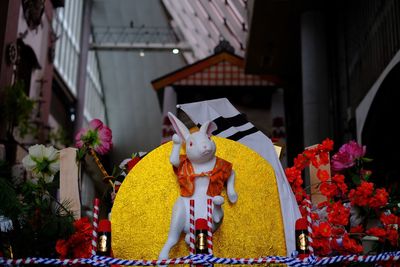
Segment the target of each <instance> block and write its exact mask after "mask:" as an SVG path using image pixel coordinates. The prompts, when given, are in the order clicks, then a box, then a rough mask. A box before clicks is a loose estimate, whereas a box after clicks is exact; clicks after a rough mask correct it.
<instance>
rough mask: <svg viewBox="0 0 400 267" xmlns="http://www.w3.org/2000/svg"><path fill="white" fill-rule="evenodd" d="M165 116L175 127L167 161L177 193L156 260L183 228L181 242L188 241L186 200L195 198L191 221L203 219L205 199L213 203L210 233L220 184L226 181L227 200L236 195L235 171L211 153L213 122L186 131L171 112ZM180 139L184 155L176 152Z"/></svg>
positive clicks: (217, 219)
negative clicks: (183, 239) (167, 228)
mask: <svg viewBox="0 0 400 267" xmlns="http://www.w3.org/2000/svg"><path fill="white" fill-rule="evenodd" d="M168 117H169V119H170V121H171V123H172V125H173V127H174V129H175V132H176V134H174V135H173V137H172V141H173V148H172V152H171V155H170V162H171V164H172V165H173V167H174V171H175V173H176V174H177V176H178V182H179V185H180V189H181V196H179V197H178V199H177V200H176V202H175V205H174V207H173V210H172V218H171V224H170V230H169V233H168V239H167V242H166V243H165V245H164V247H163V248H162V250H161V252H160V255H159V259H167V258H168V257H169V252H170V250H171V248H172V247H173V246H174V245H175V244H176V243H177V242H178V240H179V237H180V235H181V233H182V231H184V232H185V233H186V236H185V241H186V243H188V244H189V231H190V223H189V217H190V216H189V208H190V199H194V201H195V220H196V219H198V218H204V219H206V218H207V199H209V198H211V199H212V203H213V215H212V219H213V225H212V231H213V232H214V231H215V230H216V229H217V228H218V227H219V225H220V224H221V222H222V218H223V215H224V214H223V210H222V207H221V205H222V204H223V203H224V198H223V197H222V196H221V195H220V194H221V191H222V189H223V186H224V184H225V182H226V184H227V195H228V199H229V201H230V202H231V203H236V201H237V199H238V195H237V193H236V191H235V188H234V183H235V180H234V179H235V173H234V171H233V170H232V164H230V163H229V162H227V161H225V160H223V159H220V158H218V157H216V156H215V150H216V147H215V143H214V141H213V140H212V139H211V138H210V136H211V133H212V132H213V131H214V130H215V129H216V125H215V123H214V122H206V123H204V124H203V125H202V126H201V128H200V131H198V132H195V133H192V134H191V133H190V132H189V130H188V129H187V127H186V126H185V125H184V124H183V123H182V122H181V121H180V120H179V119H178V118H176V117H175V116H174V115H173V114H172V113H170V112H169V113H168ZM182 140H183V141H184V142H185V143H186V156H182V155H180V154H179V153H180V149H181V144H182Z"/></svg>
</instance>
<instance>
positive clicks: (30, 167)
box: [22, 145, 60, 183]
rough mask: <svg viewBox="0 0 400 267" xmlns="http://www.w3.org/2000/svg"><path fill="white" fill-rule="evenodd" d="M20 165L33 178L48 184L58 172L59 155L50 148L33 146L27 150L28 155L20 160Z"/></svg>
mask: <svg viewBox="0 0 400 267" xmlns="http://www.w3.org/2000/svg"><path fill="white" fill-rule="evenodd" d="M22 164H23V165H24V167H25V169H26V170H27V171H30V172H31V173H32V177H33V178H35V179H43V180H44V182H46V183H50V182H52V181H53V178H54V175H55V174H56V173H57V172H58V171H59V170H60V153H59V151H58V150H57V149H55V148H54V147H52V146H49V147H45V146H44V145H34V146H31V147H30V148H29V154H28V155H26V156H25V157H24V158H23V159H22Z"/></svg>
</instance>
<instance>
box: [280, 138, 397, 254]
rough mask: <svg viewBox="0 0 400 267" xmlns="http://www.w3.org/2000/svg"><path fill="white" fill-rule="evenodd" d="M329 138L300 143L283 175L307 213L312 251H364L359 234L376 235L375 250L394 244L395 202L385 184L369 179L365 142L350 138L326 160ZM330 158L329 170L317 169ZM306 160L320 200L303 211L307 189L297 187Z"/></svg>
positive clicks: (364, 237)
mask: <svg viewBox="0 0 400 267" xmlns="http://www.w3.org/2000/svg"><path fill="white" fill-rule="evenodd" d="M332 150H333V141H332V140H329V139H326V140H324V141H323V142H322V143H321V144H319V145H317V146H315V147H313V148H311V149H306V150H305V151H304V152H303V153H301V154H299V155H298V156H297V157H296V158H295V160H294V166H293V167H290V168H287V169H286V175H287V178H288V180H289V183H290V184H291V186H292V190H293V192H294V194H295V196H296V200H297V202H298V204H299V207H300V210H301V212H302V214H303V216H304V217H306V216H307V215H309V216H311V219H312V223H311V225H310V226H311V229H312V233H311V237H312V247H313V249H314V253H315V254H316V255H318V256H334V255H345V254H361V253H363V252H364V253H368V251H365V248H364V249H363V240H377V241H378V242H377V244H379V246H378V247H376V248H375V250H376V249H377V250H378V252H379V250H380V251H394V250H398V249H399V234H398V224H399V217H398V203H391V199H392V198H391V197H390V196H389V194H388V192H387V190H386V189H385V188H377V187H376V186H375V184H374V183H373V182H371V181H370V178H371V174H372V172H371V171H370V170H368V169H366V168H365V166H366V165H367V164H368V163H369V162H370V161H371V159H369V158H366V157H365V154H366V147H365V146H361V145H359V144H357V143H356V142H354V141H350V142H349V143H347V144H344V145H343V146H342V147H340V149H339V151H338V152H337V153H335V154H334V155H333V156H332V159H331V160H329V153H330V152H331V151H332ZM328 164H330V167H331V173H332V175H330V173H329V172H328V171H327V170H326V169H322V168H321V167H322V166H326V165H328ZM309 165H312V166H314V167H315V168H317V172H316V174H317V177H318V180H319V182H318V184H313V185H311V186H314V187H317V188H318V189H319V191H320V193H321V194H322V195H323V196H325V198H326V201H323V202H322V203H319V204H318V205H316V206H315V205H314V206H313V207H312V208H311V213H310V214H307V211H306V207H307V201H306V198H307V193H306V189H305V188H304V187H303V179H302V171H303V170H304V169H305V168H306V167H308V166H309Z"/></svg>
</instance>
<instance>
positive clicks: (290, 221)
mask: <svg viewBox="0 0 400 267" xmlns="http://www.w3.org/2000/svg"><path fill="white" fill-rule="evenodd" d="M177 107H178V108H180V109H182V110H183V111H184V112H185V113H186V114H187V115H188V116H189V118H190V119H191V120H192V121H193V122H194V123H195V124H197V125H199V126H200V125H201V124H203V123H205V122H206V121H214V122H215V124H216V125H217V127H218V128H217V130H215V131H214V132H213V134H214V135H217V136H220V137H225V138H227V139H231V140H235V141H238V142H239V143H241V144H244V145H246V146H248V147H249V148H251V149H253V150H254V151H256V152H257V153H258V154H260V155H261V156H262V157H263V158H264V159H265V160H267V161H268V162H269V163H270V164H271V166H272V167H273V168H274V170H275V176H276V181H277V185H278V191H279V197H280V202H281V212H282V218H283V223H284V228H285V240H286V249H287V254H288V255H289V256H290V254H291V252H292V251H294V250H295V247H296V245H295V222H296V220H297V219H298V218H300V217H301V215H300V212H299V208H298V206H297V202H296V199H295V197H294V195H293V192H292V189H291V188H290V185H289V182H288V181H287V179H286V176H285V172H284V171H283V168H282V165H281V163H280V161H279V158H278V156H277V154H276V152H275V148H274V145H273V143H272V141H271V139H269V138H268V136H266V135H265V134H263V133H262V132H261V131H259V130H258V129H257V128H256V127H255V126H254V125H253V124H252V123H251V122H249V121H248V120H247V119H246V118H245V116H244V115H243V114H241V113H240V112H239V111H238V110H237V109H236V108H235V107H234V106H233V105H232V104H231V103H230V102H229V100H228V99H226V98H219V99H214V100H207V101H201V102H194V103H188V104H181V105H178V106H177Z"/></svg>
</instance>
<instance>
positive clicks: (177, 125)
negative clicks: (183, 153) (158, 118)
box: [168, 112, 190, 140]
mask: <svg viewBox="0 0 400 267" xmlns="http://www.w3.org/2000/svg"><path fill="white" fill-rule="evenodd" d="M168 118H169V120H170V121H171V123H172V126H173V127H174V129H175V132H176V133H177V134H178V135H179V137H180V138H181V139H182V140H186V139H187V138H188V137H189V135H190V132H189V129H188V128H187V127H186V126H185V124H183V122H181V121H180V120H179V119H178V118H177V117H175V115H174V114H172V113H171V112H168Z"/></svg>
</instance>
